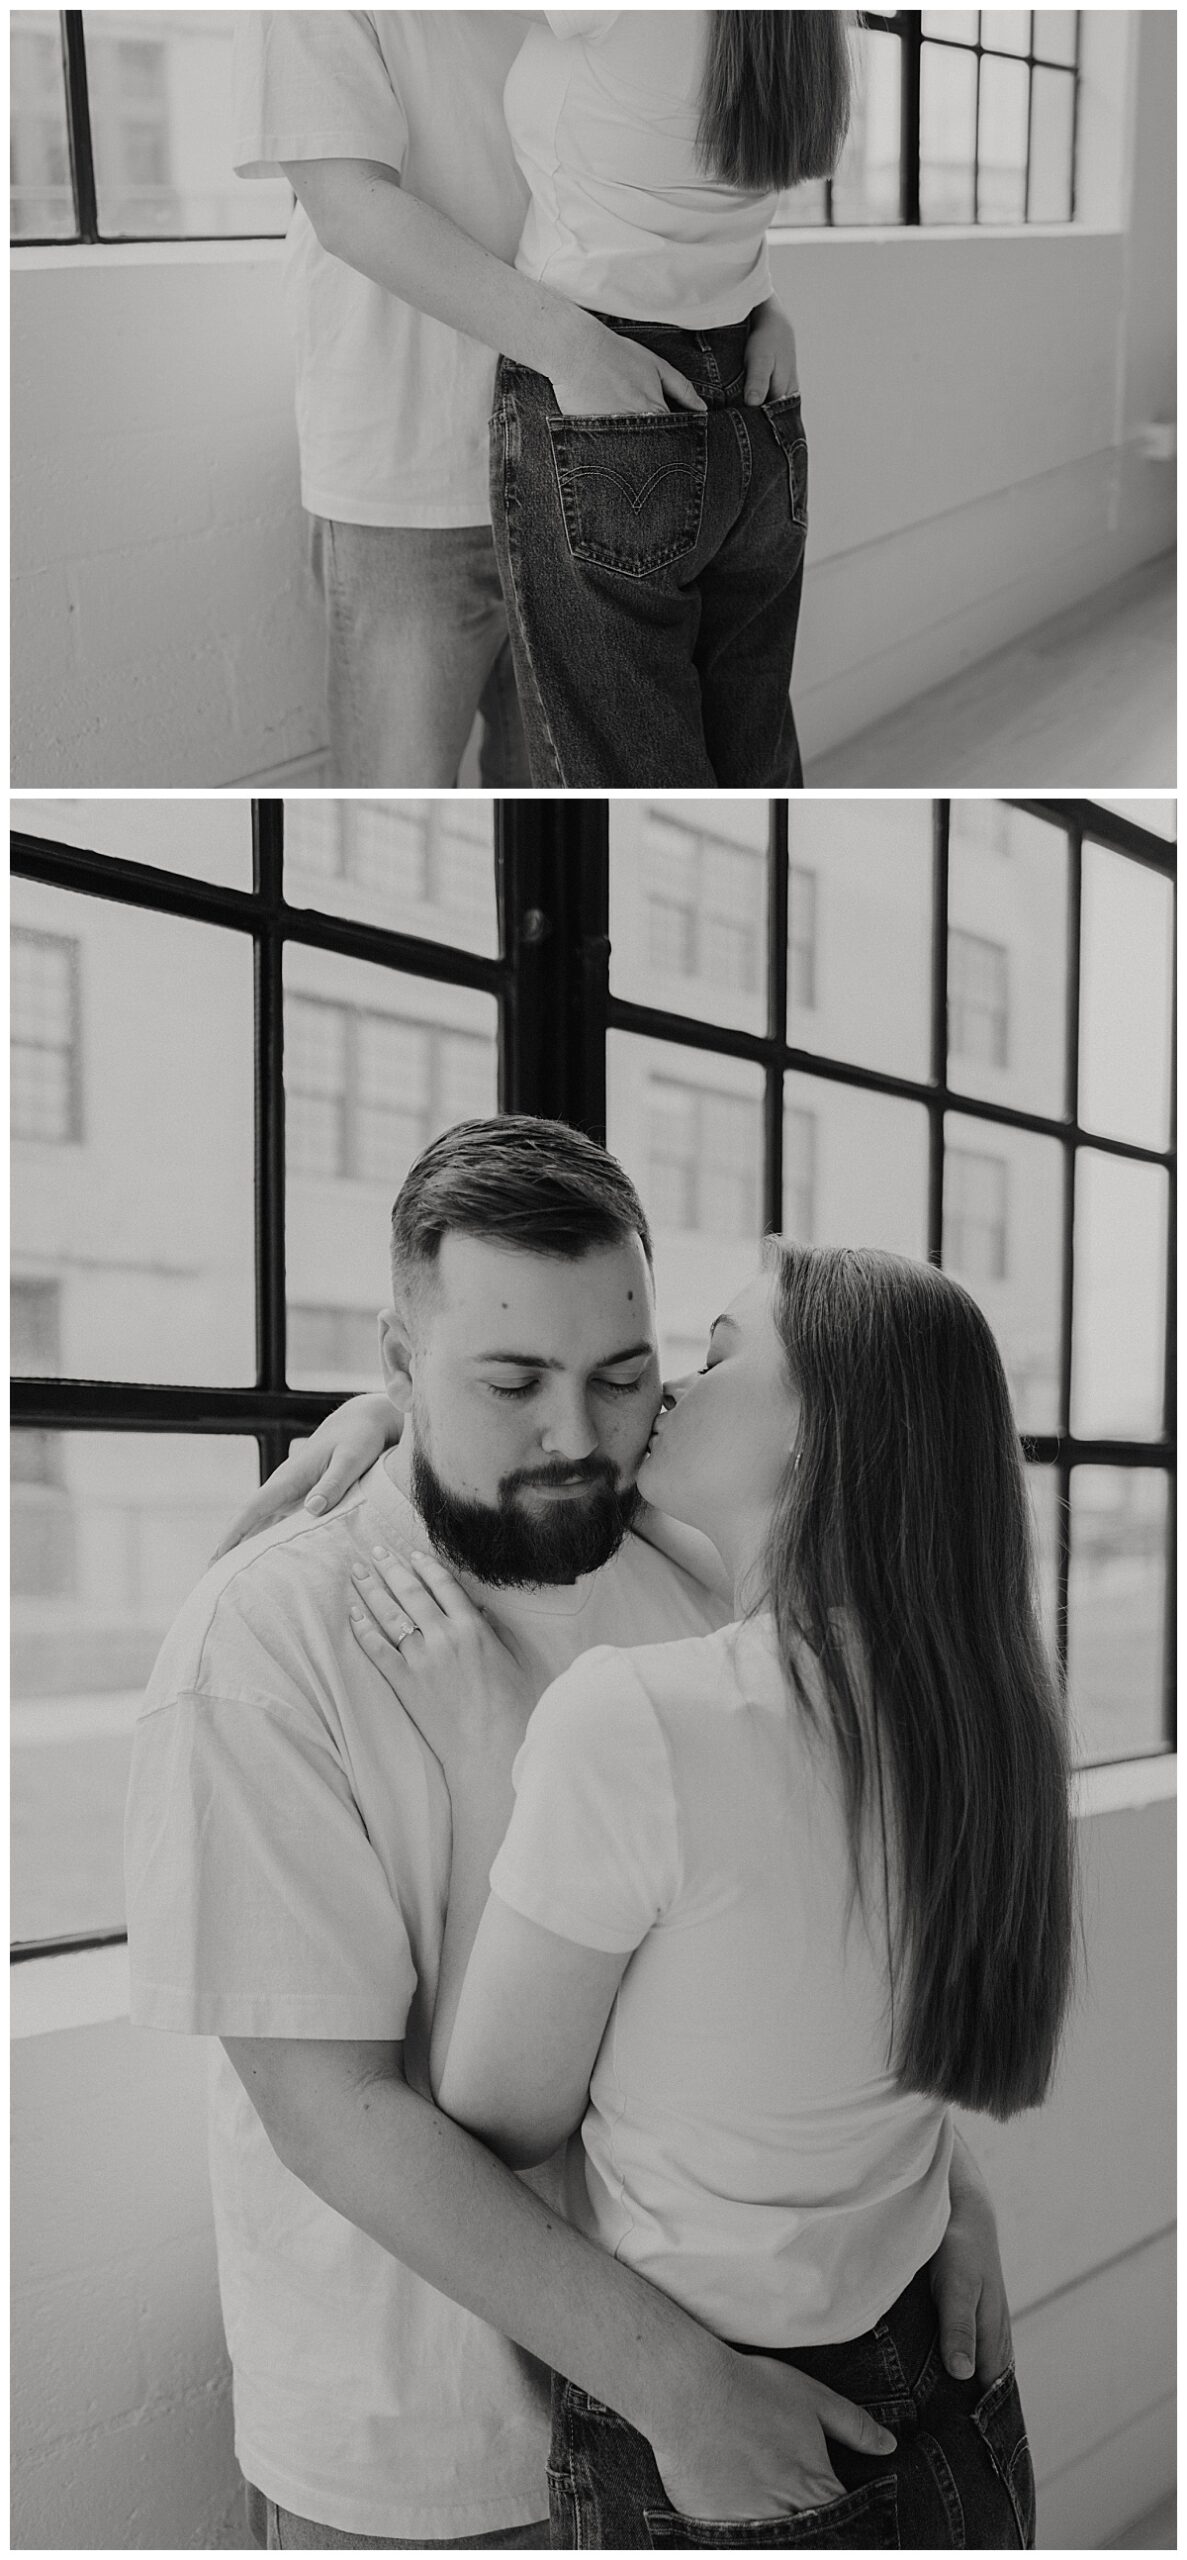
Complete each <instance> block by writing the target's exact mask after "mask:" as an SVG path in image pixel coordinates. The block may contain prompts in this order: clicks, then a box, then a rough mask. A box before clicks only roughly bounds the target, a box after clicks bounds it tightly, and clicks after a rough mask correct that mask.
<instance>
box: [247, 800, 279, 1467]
mask: <svg viewBox="0 0 1187 2560" xmlns="http://www.w3.org/2000/svg"><path fill="white" fill-rule="evenodd" d="M251 822H252V879H253V885H254V890H255V895H256V898H257V901H258V904H259V912H258V915H257V917H256V926H255V939H254V960H255V1036H256V1075H255V1256H256V1384H257V1386H260V1387H267V1388H271V1389H273V1390H277V1389H280V1388H283V1386H284V1383H285V1330H286V1322H287V1309H286V1295H287V1292H286V1284H285V1237H284V1219H285V1160H284V928H283V923H282V909H283V905H284V850H283V848H284V806H283V802H282V801H280V800H255V801H253V803H252V813H251ZM262 1447H263V1444H262V1443H261V1449H262Z"/></svg>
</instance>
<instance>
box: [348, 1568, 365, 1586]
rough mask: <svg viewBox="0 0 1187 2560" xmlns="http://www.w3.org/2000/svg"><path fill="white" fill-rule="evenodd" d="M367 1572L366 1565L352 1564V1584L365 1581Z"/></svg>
mask: <svg viewBox="0 0 1187 2560" xmlns="http://www.w3.org/2000/svg"><path fill="white" fill-rule="evenodd" d="M366 1570H367V1568H366V1565H365V1564H352V1566H351V1568H350V1578H351V1581H352V1582H361V1581H362V1580H363V1577H364V1575H365V1573H366Z"/></svg>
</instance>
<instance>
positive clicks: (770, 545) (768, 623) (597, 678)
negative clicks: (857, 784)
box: [491, 314, 808, 789]
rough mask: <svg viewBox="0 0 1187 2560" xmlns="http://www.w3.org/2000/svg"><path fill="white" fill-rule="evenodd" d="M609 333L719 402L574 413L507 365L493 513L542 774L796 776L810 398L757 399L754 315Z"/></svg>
mask: <svg viewBox="0 0 1187 2560" xmlns="http://www.w3.org/2000/svg"><path fill="white" fill-rule="evenodd" d="M598 316H599V317H600V318H605V317H606V315H604V314H599V315H598ZM606 325H607V326H608V327H609V328H613V329H617V330H618V331H619V332H620V333H621V334H622V335H623V336H624V337H630V338H637V339H638V340H640V342H641V343H642V344H643V345H644V346H647V347H650V348H651V349H652V351H653V353H655V354H657V355H662V356H665V357H666V358H667V360H668V361H669V363H671V364H673V365H675V366H677V367H678V369H679V370H680V372H681V373H684V374H686V375H687V376H688V379H689V380H690V381H691V382H692V383H693V384H694V385H695V387H696V389H697V390H698V391H699V392H700V394H701V396H702V398H703V399H704V400H705V401H706V402H707V404H708V405H707V408H706V410H704V411H701V410H695V411H694V410H689V409H669V410H668V411H667V412H666V413H665V414H663V415H662V416H661V415H659V414H658V413H656V414H653V415H650V416H646V417H615V416H611V417H600V418H599V417H595V418H573V417H564V416H562V414H561V412H560V410H559V409H558V407H557V405H556V400H555V397H554V395H553V389H552V385H551V383H550V382H547V381H546V380H545V379H544V377H543V375H542V374H538V373H532V372H529V371H528V369H527V368H526V367H525V366H524V365H519V364H513V363H511V362H510V361H509V359H508V358H507V357H506V356H504V357H503V358H501V360H500V363H499V371H498V378H497V384H496V392H495V410H494V415H493V417H492V419H491V509H492V514H493V518H494V529H495V550H496V553H497V556H498V563H499V575H500V578H501V579H502V582H503V593H504V595H505V597H506V599H507V607H508V615H509V619H510V624H511V646H512V652H513V655H514V659H515V674H516V683H517V686H518V690H519V697H520V703H521V706H522V710H523V715H524V725H525V728H526V731H527V739H528V753H529V757H530V760H531V767H532V780H533V782H535V783H537V784H545V785H547V784H555V783H566V784H577V785H581V784H585V785H587V786H597V787H613V786H614V785H615V784H620V785H623V786H628V787H630V788H632V789H643V788H648V787H651V786H662V787H664V788H667V789H672V788H675V787H677V786H684V785H689V786H692V785H699V786H704V785H708V786H710V787H712V786H713V785H715V784H716V785H720V786H725V785H732V786H741V787H744V788H754V789H760V788H774V789H787V788H788V787H791V788H798V786H799V785H800V783H801V782H802V779H803V776H802V772H801V769H800V758H799V748H798V745H797V742H796V734H795V722H794V720H793V718H792V714H791V704H790V702H789V700H788V691H789V687H790V683H791V661H792V655H793V652H794V649H795V633H796V623H797V620H798V618H799V609H800V590H801V587H802V584H803V575H804V544H805V541H806V538H807V523H808V448H807V445H806V443H805V441H804V428H803V419H802V416H801V412H800V403H799V399H798V397H796V398H794V399H790V400H773V401H769V402H768V403H767V404H766V405H765V406H764V407H762V408H758V407H754V408H747V407H746V406H745V404H744V402H743V399H742V383H743V367H744V363H745V354H746V339H747V335H748V327H749V324H748V322H746V321H741V322H739V323H738V324H737V325H735V326H731V327H730V328H726V329H701V330H689V329H674V328H666V327H665V328H659V327H652V326H651V325H650V324H648V325H646V326H644V325H643V324H642V323H640V322H636V321H633V320H631V321H627V320H615V319H607V320H606Z"/></svg>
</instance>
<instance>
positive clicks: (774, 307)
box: [744, 294, 800, 408]
mask: <svg viewBox="0 0 1187 2560" xmlns="http://www.w3.org/2000/svg"><path fill="white" fill-rule="evenodd" d="M799 387H800V374H799V366H798V363H797V361H796V352H795V331H794V329H793V328H792V325H791V322H790V320H789V319H788V317H787V313H786V312H785V310H784V308H783V305H782V303H781V302H779V301H777V300H776V298H775V295H774V294H771V295H770V297H769V299H768V300H767V301H766V302H760V303H759V305H758V308H757V310H756V311H753V312H752V313H751V315H750V335H749V337H748V339H747V341H746V389H745V395H744V396H745V400H746V405H747V407H748V408H756V407H757V406H758V405H759V403H760V402H761V401H763V400H788V399H790V398H791V395H792V393H793V392H795V391H798V390H799Z"/></svg>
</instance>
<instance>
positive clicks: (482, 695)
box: [234, 9, 795, 791]
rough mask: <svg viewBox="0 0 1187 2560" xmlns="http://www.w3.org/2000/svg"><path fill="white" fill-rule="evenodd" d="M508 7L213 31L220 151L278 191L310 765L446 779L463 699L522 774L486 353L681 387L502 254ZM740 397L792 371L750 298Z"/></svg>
mask: <svg viewBox="0 0 1187 2560" xmlns="http://www.w3.org/2000/svg"><path fill="white" fill-rule="evenodd" d="M527 24H528V20H527V17H526V15H524V14H523V13H517V12H515V11H508V10H465V9H423V10H417V9H402V10H379V11H375V12H366V11H361V10H275V11H271V12H267V13H263V12H251V13H245V14H244V16H243V18H242V20H241V21H240V22H239V24H238V25H237V27H236V92H237V95H236V139H235V145H234V157H235V166H236V168H237V169H238V171H239V174H240V176H242V177H249V178H250V177H271V176H274V175H275V172H276V170H277V168H278V167H279V168H282V169H283V171H284V174H285V176H286V177H287V178H288V179H289V182H290V184H291V185H292V187H293V189H294V191H295V193H296V196H297V199H298V206H297V212H296V215H295V217H294V221H293V226H292V231H291V234H290V238H289V248H288V282H289V294H290V302H291V308H292V315H293V320H294V325H295V334H296V344H297V425H298V437H299V443H300V449H301V492H302V499H303V503H304V505H305V507H306V508H307V510H308V512H309V514H310V517H311V518H312V526H313V556H314V565H315V568H316V569H317V571H318V575H319V578H320V582H321V586H322V590H323V596H324V600H325V606H326V615H327V678H328V692H329V716H330V745H331V757H332V762H333V768H334V770H333V775H332V780H333V781H334V782H335V784H338V785H342V784H347V785H354V786H357V787H359V788H361V789H364V790H371V791H375V790H385V789H389V790H390V789H396V790H399V789H412V790H421V789H425V788H428V787H430V786H433V785H444V786H445V787H446V788H448V787H449V786H451V785H452V784H453V783H455V782H456V780H457V771H458V764H459V761H460V758H461V755H462V752H463V749H464V747H465V744H466V740H467V738H468V736H469V733H470V729H471V727H472V724H473V721H474V717H475V713H476V712H477V711H479V710H481V713H482V721H483V743H482V753H481V774H482V780H483V782H484V783H486V784H489V785H491V786H492V787H495V786H499V785H502V784H505V783H508V782H527V781H529V780H530V773H529V769H528V763H527V754H526V749H525V746H524V742H523V733H522V727H521V724H520V718H519V707H518V702H517V698H516V692H515V680H514V675H513V673H512V668H511V657H510V649H509V644H508V640H507V620H506V613H505V610H504V606H503V600H502V595H501V592H500V588H499V582H498V576H497V572H496V568H495V557H494V546H493V541H492V536H491V530H490V496H489V480H488V462H487V420H488V417H489V414H490V409H491V404H492V398H493V391H494V373H495V353H496V350H501V351H503V352H505V353H506V354H508V355H511V356H515V357H517V358H518V360H519V361H520V362H521V363H523V364H527V365H530V366H531V367H532V368H533V370H534V371H536V372H539V373H543V374H545V375H546V376H547V377H548V379H549V380H550V381H551V382H552V384H553V387H554V389H555V391H556V395H557V399H558V402H559V405H560V407H561V408H562V409H563V410H573V411H582V412H584V413H586V414H598V413H600V412H604V411H623V410H644V409H647V408H659V409H662V408H663V407H664V406H665V401H666V400H667V399H669V398H670V399H674V400H675V401H677V402H678V403H681V404H683V405H692V406H694V407H696V408H701V407H703V405H704V404H703V402H702V401H701V400H700V399H699V398H698V396H697V394H696V393H695V392H694V391H693V390H692V389H691V387H690V385H689V384H688V383H687V382H685V380H684V378H683V376H682V375H680V374H678V373H677V372H676V370H675V368H674V367H672V366H671V365H666V364H662V363H660V362H659V360H658V359H657V358H656V357H654V356H652V355H650V354H648V353H647V351H646V350H645V349H644V348H642V347H640V346H637V345H636V344H634V342H633V341H631V340H630V339H627V338H623V337H620V336H619V335H617V334H616V332H614V331H613V330H610V329H606V328H603V327H602V326H601V325H600V323H599V322H597V321H596V320H594V319H593V318H592V317H591V315H590V314H589V313H588V312H585V311H582V310H579V309H578V307H577V305H576V304H575V303H573V302H570V301H569V300H567V299H566V297H565V296H564V295H563V294H558V293H554V292H552V291H551V290H550V289H549V288H548V287H546V286H544V285H539V284H534V283H532V282H531V281H530V280H529V279H528V278H527V277H526V276H521V275H519V274H517V273H516V271H515V267H514V265H513V263H512V262H513V260H514V257H515V251H516V248H517V245H518V242H519V235H520V231H521V229H522V226H523V217H524V212H525V210H526V206H527V190H526V188H525V186H524V183H523V180H522V178H521V176H520V173H519V170H518V168H517V166H516V163H515V158H514V155H513V153H512V149H511V144H510V140H509V137H508V133H507V128H506V125H505V123H504V121H503V85H504V82H505V79H506V76H507V73H508V71H509V70H510V67H511V64H512V62H513V61H514V58H515V55H516V53H517V52H518V50H519V46H520V44H521V43H522V41H523V36H524V33H525V31H526V27H527ZM746 379H747V398H748V399H751V400H755V401H759V400H762V399H764V398H765V397H767V395H768V393H772V394H773V393H774V392H775V391H777V390H783V389H793V388H794V386H795V341H794V337H793V334H792V331H791V329H790V327H789V325H788V323H787V321H786V319H785V318H784V316H783V314H782V312H781V311H779V309H778V306H777V305H776V304H774V303H770V304H767V305H765V306H763V308H762V309H761V311H760V312H759V313H757V314H756V315H755V326H754V328H753V329H752V332H751V338H750V342H749V346H748V350H747V368H746Z"/></svg>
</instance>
